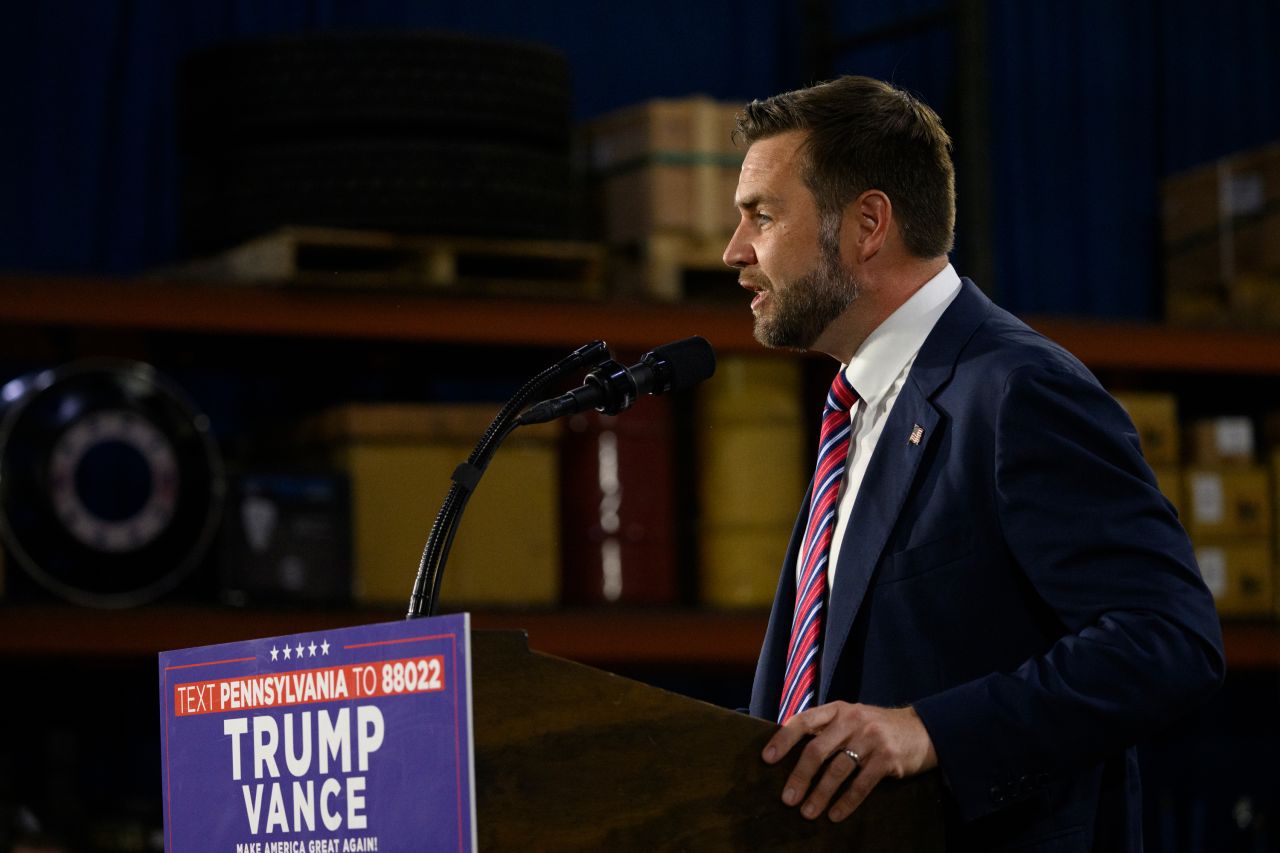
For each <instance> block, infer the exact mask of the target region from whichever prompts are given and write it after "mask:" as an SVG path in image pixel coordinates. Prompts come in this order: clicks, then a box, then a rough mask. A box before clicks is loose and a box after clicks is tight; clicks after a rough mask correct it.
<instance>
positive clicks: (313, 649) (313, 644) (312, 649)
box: [307, 640, 316, 657]
mask: <svg viewBox="0 0 1280 853" xmlns="http://www.w3.org/2000/svg"><path fill="white" fill-rule="evenodd" d="M307 651H309V652H311V655H310V656H311V657H315V656H316V641H315V640H312V641H311V645H309V646H307Z"/></svg>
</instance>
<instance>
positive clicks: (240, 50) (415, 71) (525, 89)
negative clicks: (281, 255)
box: [179, 32, 571, 151]
mask: <svg viewBox="0 0 1280 853" xmlns="http://www.w3.org/2000/svg"><path fill="white" fill-rule="evenodd" d="M181 80H182V81H181V83H180V87H179V98H180V102H179V113H180V115H182V116H183V122H182V137H183V140H184V147H185V148H186V149H187V150H188V151H201V150H210V149H214V148H218V147H223V146H225V145H226V144H227V143H228V141H235V140H237V139H242V138H245V137H252V138H254V139H255V140H257V141H272V140H283V139H302V138H307V137H309V136H314V135H331V134H335V133H337V134H345V135H352V134H353V133H355V134H358V135H362V136H379V135H395V134H420V133H422V132H424V131H429V132H431V133H432V135H435V136H448V137H451V138H455V139H483V140H489V141H509V142H518V143H522V144H533V145H541V146H548V147H553V148H563V147H566V146H567V144H568V139H569V132H570V97H571V85H570V75H569V65H568V62H567V60H566V59H565V57H564V56H563V55H562V54H560V53H558V52H556V51H555V50H553V49H551V48H548V47H544V46H541V45H535V44H527V43H521V42H514V41H501V40H496V39H479V38H474V37H469V36H462V35H456V34H448V33H432V32H417V33H389V34H385V35H370V34H359V35H310V36H301V37H294V38H281V39H272V40H265V41H252V42H239V43H231V44H227V45H224V46H220V47H217V48H214V49H211V50H208V51H205V52H202V53H199V54H196V55H193V56H191V57H190V58H189V59H188V60H187V62H186V63H184V71H183V75H182V78H181Z"/></svg>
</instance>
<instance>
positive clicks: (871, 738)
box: [763, 702, 938, 821]
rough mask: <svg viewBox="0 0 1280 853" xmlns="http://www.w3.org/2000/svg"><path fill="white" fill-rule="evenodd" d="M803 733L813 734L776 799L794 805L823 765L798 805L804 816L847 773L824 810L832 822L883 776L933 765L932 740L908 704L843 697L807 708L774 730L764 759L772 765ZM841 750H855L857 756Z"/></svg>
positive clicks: (815, 811)
mask: <svg viewBox="0 0 1280 853" xmlns="http://www.w3.org/2000/svg"><path fill="white" fill-rule="evenodd" d="M806 735H813V736H814V738H813V740H811V741H810V742H809V745H808V746H806V747H805V748H804V750H803V751H802V752H801V753H800V760H799V761H797V762H796V767H795V770H793V771H791V775H790V776H789V777H788V778H787V784H786V788H785V789H784V790H783V792H782V801H783V802H784V803H786V804H787V805H789V806H794V805H796V804H798V803H799V802H800V801H801V799H802V798H803V797H804V796H805V792H806V791H809V785H810V784H811V783H812V781H813V779H814V777H815V776H816V775H817V774H818V772H819V771H821V770H822V769H823V766H824V765H825V766H826V772H825V773H823V774H822V778H821V779H819V780H818V784H817V785H815V786H814V788H813V790H812V791H809V796H808V798H807V799H805V800H804V805H803V806H802V807H801V809H800V813H801V814H803V815H804V816H805V817H807V818H809V819H814V818H816V817H818V816H819V815H820V814H822V812H823V811H825V810H826V809H827V805H828V804H829V803H831V797H832V796H833V795H834V794H835V793H836V791H837V790H838V789H839V787H840V785H841V784H842V783H843V782H844V781H845V780H846V779H848V778H849V777H850V776H853V777H854V778H853V781H852V782H851V783H850V784H849V787H848V789H847V790H846V791H845V792H844V793H843V794H842V795H841V796H840V798H839V799H838V800H836V801H835V803H834V804H832V805H831V810H830V811H829V812H828V816H829V817H830V818H831V819H832V820H833V821H841V820H844V819H845V818H846V817H848V816H849V815H851V814H853V810H854V809H856V808H857V807H858V806H860V805H862V801H863V800H865V799H866V798H867V794H869V793H871V789H872V788H874V787H875V786H876V785H877V784H878V783H879V782H880V780H881V779H883V778H885V777H886V776H891V777H893V778H895V779H902V778H905V777H907V776H914V775H915V774H917V773H923V772H924V771H926V770H930V769H932V768H934V767H936V766H937V765H938V756H937V754H936V753H935V752H934V751H933V741H932V740H931V739H930V738H929V732H928V730H927V729H925V727H924V723H922V722H921V721H920V717H919V716H918V715H917V714H916V712H915V709H914V708H876V707H874V706H871V705H850V704H849V703H848V702H832V703H830V704H827V705H820V706H819V707H817V708H810V709H809V710H807V711H804V712H802V713H799V714H796V715H795V716H794V717H792V718H791V719H790V720H788V721H787V723H786V725H784V726H783V727H782V728H780V729H779V730H778V731H777V733H776V734H774V736H773V737H772V738H771V739H770V740H769V743H767V744H766V745H765V748H764V754H763V757H764V760H765V761H766V762H768V763H769V764H776V763H777V762H778V761H780V760H782V757H783V756H785V755H786V754H787V753H788V752H790V751H791V749H792V748H793V747H794V746H795V745H796V744H797V743H799V742H800V741H801V739H802V738H804V737H805V736H806ZM845 750H848V751H849V752H852V753H854V754H856V755H857V756H858V760H857V761H856V762H855V761H854V759H853V757H852V756H850V755H848V754H847V753H846V752H845ZM828 759H830V761H829V762H828Z"/></svg>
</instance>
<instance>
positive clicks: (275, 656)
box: [271, 646, 280, 660]
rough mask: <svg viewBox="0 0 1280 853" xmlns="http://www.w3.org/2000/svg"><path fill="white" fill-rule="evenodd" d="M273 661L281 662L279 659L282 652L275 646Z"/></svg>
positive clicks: (272, 655)
mask: <svg viewBox="0 0 1280 853" xmlns="http://www.w3.org/2000/svg"><path fill="white" fill-rule="evenodd" d="M271 659H272V660H279V659H280V650H279V649H277V648H276V647H275V646H272V647H271Z"/></svg>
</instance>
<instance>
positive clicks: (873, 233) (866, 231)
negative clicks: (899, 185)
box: [844, 190, 893, 263]
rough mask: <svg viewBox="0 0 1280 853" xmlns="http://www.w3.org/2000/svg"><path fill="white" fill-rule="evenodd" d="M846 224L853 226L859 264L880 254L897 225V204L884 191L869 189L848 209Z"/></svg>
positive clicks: (845, 217) (851, 235) (852, 202)
mask: <svg viewBox="0 0 1280 853" xmlns="http://www.w3.org/2000/svg"><path fill="white" fill-rule="evenodd" d="M844 221H845V223H846V225H847V226H852V227H851V231H852V232H853V233H852V234H848V235H846V236H849V237H851V238H852V239H853V249H854V252H855V254H856V257H857V259H858V262H859V263H866V262H867V261H869V260H871V259H872V258H874V257H875V256H876V255H877V254H879V252H880V250H881V249H883V248H884V244H885V241H886V240H888V239H889V229H890V228H891V227H892V225H893V202H891V201H889V197H888V196H887V195H885V194H884V193H883V192H881V191H880V190H867V191H866V192H864V193H863V194H862V195H860V196H858V197H857V198H855V199H854V200H853V201H851V202H850V203H849V206H848V207H846V208H845V215H844Z"/></svg>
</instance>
